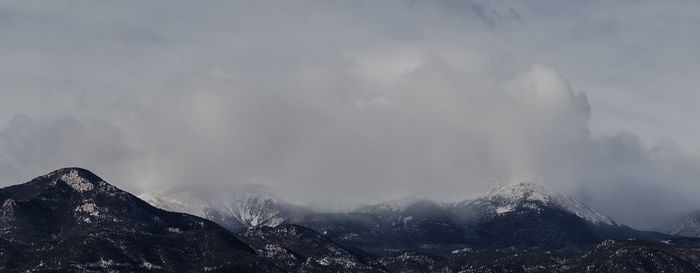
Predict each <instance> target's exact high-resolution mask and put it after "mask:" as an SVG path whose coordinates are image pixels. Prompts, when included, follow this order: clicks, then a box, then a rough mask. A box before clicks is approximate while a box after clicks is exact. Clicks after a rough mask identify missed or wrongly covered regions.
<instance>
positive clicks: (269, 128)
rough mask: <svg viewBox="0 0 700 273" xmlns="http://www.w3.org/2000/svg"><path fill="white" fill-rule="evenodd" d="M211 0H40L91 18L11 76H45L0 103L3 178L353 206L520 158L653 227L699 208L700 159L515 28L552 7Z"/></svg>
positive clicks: (450, 185)
mask: <svg viewBox="0 0 700 273" xmlns="http://www.w3.org/2000/svg"><path fill="white" fill-rule="evenodd" d="M317 4H318V3H317ZM127 6H128V5H127ZM216 6H217V5H214V6H204V5H203V6H197V7H196V8H198V9H202V12H206V14H209V15H210V16H208V17H207V18H200V19H202V20H200V21H190V22H189V23H187V24H184V23H182V22H181V20H180V17H177V16H174V15H176V14H178V13H179V12H182V10H180V9H177V8H174V7H168V8H166V9H165V11H162V10H158V11H152V10H151V11H149V9H145V10H146V11H149V12H146V13H147V14H148V15H149V16H139V15H130V16H133V17H134V18H130V19H132V21H133V22H134V23H128V24H127V23H124V22H123V21H121V20H119V18H114V17H111V16H109V15H105V14H104V12H105V11H104V10H103V7H86V8H90V9H91V11H93V12H94V13H86V14H81V15H80V16H77V17H76V18H70V19H66V18H64V17H62V14H63V15H65V14H71V12H70V11H66V10H65V8H63V7H45V9H46V10H45V11H44V13H45V14H44V15H45V16H43V17H42V19H41V20H43V21H49V22H52V23H54V24H56V25H69V26H76V25H77V26H81V27H82V28H85V29H82V31H81V32H70V31H68V33H67V34H69V35H67V37H70V38H71V39H75V40H77V42H71V40H69V39H64V38H63V37H60V36H57V35H58V34H57V33H52V34H49V35H47V36H48V37H44V39H45V40H46V41H48V42H47V43H48V44H49V45H50V46H51V47H50V48H49V47H46V48H40V49H37V52H42V54H43V55H44V56H45V57H44V61H43V62H44V63H46V64H45V65H43V68H42V69H43V70H42V71H39V72H40V73H38V74H39V78H41V81H39V84H38V86H33V85H31V84H29V83H27V82H26V81H24V80H22V79H21V78H17V77H8V79H12V80H13V81H12V82H14V81H16V82H17V84H14V85H13V86H16V87H17V88H20V89H21V90H30V92H29V93H21V92H9V91H8V92H4V94H5V96H4V99H6V100H5V101H9V102H18V101H19V102H31V104H30V105H34V106H33V107H32V108H31V109H37V108H38V109H41V111H40V113H37V112H36V111H27V110H26V109H22V108H18V107H17V106H18V104H17V103H7V108H5V109H1V110H0V111H3V113H9V114H8V115H7V116H12V118H7V122H6V123H5V124H6V126H5V127H4V129H2V130H0V153H1V154H2V157H0V170H1V171H2V173H3V175H2V177H1V178H0V179H1V181H2V183H3V184H4V185H9V184H14V183H19V182H21V181H23V180H27V179H30V178H31V177H33V176H36V175H40V174H42V173H45V172H48V171H50V170H52V169H54V168H59V167H62V166H83V167H86V168H89V169H92V170H94V171H95V172H97V173H98V174H100V175H102V176H103V177H104V178H105V179H107V180H108V181H110V182H112V183H114V184H117V185H118V186H120V187H123V188H125V189H128V190H130V191H132V192H135V193H138V192H143V191H148V190H158V189H163V188H169V187H175V186H180V185H203V186H205V185H222V184H249V183H259V184H263V185H267V186H269V187H270V188H271V189H272V190H273V191H276V192H277V193H278V195H282V196H283V197H284V198H286V199H289V200H290V201H293V202H297V203H304V204H310V205H314V206H317V207H326V208H329V207H333V208H337V207H340V208H343V207H348V206H354V205H357V204H361V203H371V202H377V201H384V200H387V199H392V198H399V197H403V196H405V195H419V196H426V197H430V198H434V199H438V200H454V199H460V198H466V197H467V196H470V195H473V194H475V193H478V192H479V191H482V190H484V189H486V188H487V187H489V186H492V184H493V183H494V182H493V180H494V179H495V178H498V177H503V176H508V177H512V178H513V179H525V180H535V181H536V182H539V183H542V184H546V185H549V186H550V187H553V188H555V189H557V190H562V191H566V192H570V193H572V194H574V195H576V196H577V197H580V198H583V199H584V200H585V201H586V202H588V203H589V204H591V205H592V206H594V207H596V208H598V209H600V210H602V211H603V212H604V213H607V214H609V215H610V216H612V217H613V218H615V219H617V220H618V221H620V222H622V223H626V224H631V225H635V226H640V227H650V226H653V225H655V223H658V221H659V220H662V219H663V218H665V217H668V216H669V215H673V214H675V213H680V212H684V211H687V210H690V209H693V208H700V202H698V201H696V198H694V196H697V194H699V193H700V188H699V187H698V186H697V185H696V184H697V180H698V178H700V171H698V170H700V168H699V167H700V161H699V160H698V159H697V158H696V157H694V156H693V155H692V154H690V153H687V152H686V151H684V148H683V147H682V146H678V145H674V144H670V143H662V144H660V145H656V146H648V145H645V143H644V141H643V140H642V139H641V138H640V137H639V136H637V135H635V134H634V133H631V132H626V131H624V130H618V131H617V132H606V133H599V134H596V133H594V132H593V129H592V126H591V123H592V122H593V121H594V120H595V116H596V112H595V109H596V107H595V105H594V104H593V103H592V102H591V101H589V97H588V96H587V95H586V93H584V92H581V91H577V90H578V88H577V87H576V85H571V84H569V81H568V80H567V79H568V78H569V76H568V75H563V74H562V73H561V72H559V71H558V69H556V68H555V67H553V66H552V65H547V64H538V62H537V60H530V59H528V58H524V57H522V55H521V52H520V51H519V50H509V49H508V48H509V47H511V46H509V45H507V43H505V42H504V40H503V39H502V38H500V37H501V36H502V37H510V38H512V39H515V40H517V39H516V38H517V37H520V35H522V34H513V33H512V32H511V29H512V28H516V27H517V24H521V23H524V24H525V25H526V26H527V27H532V26H537V25H541V24H542V19H541V18H540V17H535V15H537V16H541V14H537V13H536V12H533V10H536V9H537V8H536V7H526V8H524V7H522V6H520V5H516V4H513V5H503V6H500V5H499V6H489V5H486V4H483V3H479V2H468V5H467V4H462V3H460V2H456V1H446V2H440V4H435V5H434V4H425V3H419V2H384V3H380V4H377V6H373V7H372V8H371V9H368V8H369V6H367V5H366V4H363V3H360V2H358V3H355V4H346V5H340V4H318V5H307V4H306V3H304V4H300V5H299V6H298V7H297V9H296V12H299V13H302V14H305V15H307V16H294V14H295V12H294V11H289V10H287V11H285V12H282V9H280V8H272V9H271V8H270V7H274V6H275V5H272V4H270V3H265V2H262V3H246V4H241V6H243V7H244V8H243V9H241V10H240V11H239V10H237V11H232V10H233V9H227V8H223V7H216ZM301 7H304V8H306V9H303V8H301ZM112 8H115V9H119V8H123V7H120V6H117V7H112ZM229 8H230V7H229ZM14 9H16V7H11V8H10V10H14ZM29 10H30V12H19V13H18V14H19V15H17V16H15V17H13V18H15V19H12V18H10V19H8V20H11V19H12V20H14V21H12V23H14V22H21V21H22V20H23V19H21V18H22V16H29V17H30V18H31V16H32V12H31V9H29ZM226 10H231V12H233V13H235V15H236V16H231V15H230V14H227V13H225V12H222V11H226ZM246 10H247V11H248V12H246ZM251 10H257V11H258V16H252V15H250V11H251ZM341 10H342V11H343V12H340V11H341ZM370 12H374V13H376V14H385V15H386V14H394V15H398V14H403V15H407V16H408V15H410V16H408V17H410V18H414V19H412V20H398V21H395V22H389V21H386V20H382V19H378V18H376V17H371V18H366V16H368V13H370ZM539 12H541V13H546V12H545V11H541V10H540V11H539ZM100 14H102V15H104V16H99V15H100ZM20 15H21V16H20ZM528 16H529V17H528ZM408 17H407V18H408ZM175 18H177V19H178V20H175ZM185 18H186V19H187V18H191V17H188V16H186V17H185ZM363 18H364V19H365V20H363ZM24 20H27V21H28V22H30V24H29V25H28V26H26V27H24V28H22V29H24V30H26V29H28V30H29V31H31V30H32V29H33V28H32V25H31V22H34V21H33V20H29V19H24ZM528 20H530V21H528ZM56 22H60V24H58V23H56ZM85 22H101V25H100V24H97V26H98V27H96V26H94V25H85V24H82V23H85ZM161 22H171V23H172V25H161ZM319 22H323V24H321V25H319V24H318V23H319ZM42 26H46V27H51V25H46V23H44V24H42ZM99 26H102V27H103V28H100V27H99ZM104 26H109V27H108V28H107V29H104ZM280 26H285V29H284V30H279V29H278V28H279V27H280ZM3 27H5V28H7V26H2V25H0V28H3ZM527 27H526V28H527ZM526 28H525V29H526ZM504 29H505V30H504ZM98 30H105V32H104V33H102V32H99V33H100V34H99V35H97V34H95V35H90V34H89V33H98V32H97V31H98ZM204 30H206V31H204ZM42 33H43V32H42ZM85 33H88V34H85ZM493 33H496V34H493ZM465 34H466V36H465ZM531 34H537V33H531ZM207 35H208V36H207ZM494 35H495V36H494ZM565 41H569V40H565ZM553 42H556V41H553ZM562 44H563V42H562ZM494 45H496V46H494ZM522 46H523V48H528V47H530V46H531V45H529V44H527V43H524V42H523V45H522ZM81 49H82V50H81ZM101 50H108V51H106V52H110V53H111V54H114V56H108V55H105V54H104V52H103V51H101ZM538 54H542V53H541V52H538ZM140 58H145V59H146V60H145V61H143V60H140ZM74 60H81V61H79V62H78V63H79V64H82V65H83V66H85V67H82V66H80V65H71V61H74ZM83 60H84V61H83ZM571 60H572V61H574V60H578V59H577V58H576V57H575V56H571ZM582 61H583V60H582ZM107 63H108V65H106V64H107ZM94 68H101V69H94ZM3 71H4V70H3ZM6 74H7V73H6ZM30 78H31V77H30ZM95 90H98V91H95ZM99 90H102V91H99ZM32 92H34V93H32ZM8 94H9V95H8ZM26 94H29V95H26ZM37 101H38V102H37ZM279 193H284V194H279ZM651 200H653V201H651Z"/></svg>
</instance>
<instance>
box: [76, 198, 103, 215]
mask: <svg viewBox="0 0 700 273" xmlns="http://www.w3.org/2000/svg"><path fill="white" fill-rule="evenodd" d="M75 211H77V212H84V213H87V214H89V215H90V216H95V217H97V216H99V215H100V211H99V210H97V205H95V203H93V202H90V201H85V202H83V204H82V205H80V206H77V207H75Z"/></svg>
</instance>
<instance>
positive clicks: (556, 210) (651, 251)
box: [0, 168, 700, 272]
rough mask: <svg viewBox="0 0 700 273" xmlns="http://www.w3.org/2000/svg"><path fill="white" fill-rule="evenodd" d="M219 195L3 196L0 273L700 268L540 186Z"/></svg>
mask: <svg viewBox="0 0 700 273" xmlns="http://www.w3.org/2000/svg"><path fill="white" fill-rule="evenodd" d="M216 193H217V194H216V195H212V194H211V192H205V191H202V190H201V189H187V188H182V189H177V190H165V191H163V192H160V193H148V194H145V195H141V196H140V197H141V198H143V199H144V200H146V201H147V202H146V201H144V200H142V199H141V198H139V197H136V196H134V195H132V194H130V193H127V192H125V191H122V190H120V189H118V188H117V187H115V186H113V185H111V184H109V183H107V182H105V181H104V180H102V179H101V178H99V177H98V176H96V175H95V174H93V173H92V172H90V171H87V170H84V169H80V168H65V169H60V170H57V171H54V172H51V173H49V174H46V175H43V176H40V177H37V178H35V179H33V180H31V181H29V182H26V183H23V184H18V185H15V186H10V187H5V188H2V189H0V202H2V207H1V208H0V271H2V272H698V270H699V269H700V258H698V257H700V239H696V238H692V237H685V236H688V234H687V233H680V232H678V233H676V234H665V233H659V232H647V231H638V230H635V229H632V228H630V227H627V226H624V225H620V224H618V223H616V222H615V221H614V220H613V219H610V218H609V217H606V216H604V215H603V214H601V213H599V212H596V211H595V210H593V209H591V208H589V207H588V206H586V205H585V204H583V203H582V202H579V201H576V200H575V199H573V198H570V197H568V196H565V195H562V194H558V193H553V192H551V191H549V190H547V189H546V188H544V187H542V186H539V185H536V184H531V183H517V184H512V185H506V186H502V187H498V188H494V189H493V190H491V191H489V192H486V193H484V194H483V195H481V196H478V197H476V198H474V199H470V200H463V201H459V202H451V203H438V202H433V201H430V200H426V199H416V198H413V199H401V200H396V201H390V202H384V203H380V204H377V205H372V206H365V207H361V208H358V209H356V210H353V211H350V212H343V213H328V212H318V211H315V210H312V209H309V208H305V207H301V206H296V205H290V204H288V203H286V202H282V201H279V200H280V199H278V198H276V197H275V196H274V195H271V194H268V193H267V192H265V191H264V190H261V189H260V188H256V187H244V188H237V189H234V191H232V192H223V191H216ZM680 230H685V229H680ZM683 232H685V231H683ZM689 235H692V234H689Z"/></svg>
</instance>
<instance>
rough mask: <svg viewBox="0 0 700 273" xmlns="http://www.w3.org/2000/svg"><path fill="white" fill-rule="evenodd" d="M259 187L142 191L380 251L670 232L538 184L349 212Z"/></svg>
mask: <svg viewBox="0 0 700 273" xmlns="http://www.w3.org/2000/svg"><path fill="white" fill-rule="evenodd" d="M255 189H256V190H254V191H253V190H250V189H246V188H234V189H228V190H210V191H205V190H203V189H191V190H182V189H180V190H172V191H166V192H162V193H149V194H145V195H142V197H143V198H144V199H145V200H147V201H148V202H149V203H151V204H152V205H155V206H157V207H160V208H163V209H169V210H175V211H180V212H187V213H191V214H195V215H198V216H202V217H205V218H207V219H210V220H212V221H215V222H217V223H219V224H221V225H222V226H224V227H226V228H228V229H229V230H233V231H236V232H238V231H242V230H244V229H246V228H248V227H261V226H268V227H276V226H279V225H281V224H296V225H300V226H305V227H308V228H311V229H313V230H315V231H317V232H319V233H321V234H322V235H324V236H326V237H328V238H330V239H332V240H333V241H335V242H337V243H338V244H341V245H344V246H348V247H352V248H356V249H361V250H363V251H367V252H371V253H375V254H377V255H387V254H391V253H397V252H401V251H406V250H408V251H415V252H417V253H423V252H426V253H434V254H436V253H442V254H445V253H450V252H451V251H453V250H456V249H465V248H467V249H499V248H509V247H516V248H522V249H542V250H557V249H564V248H574V249H576V248H580V247H586V246H592V245H595V244H596V243H599V242H601V241H603V240H605V239H608V238H619V239H627V238H647V239H655V240H658V239H662V238H665V237H667V236H666V235H664V234H660V233H653V232H642V231H637V230H634V229H632V228H629V227H626V226H624V225H619V224H617V223H615V221H613V220H612V219H610V218H609V217H606V216H604V215H603V214H601V213H599V212H597V211H595V210H594V209H592V208H590V207H588V206H586V205H585V204H584V203H582V202H580V201H577V200H575V199H573V198H571V197H569V196H566V195H563V194H559V193H554V192H552V191H550V190H548V189H547V188H545V187H543V186H541V185H538V184H533V183H516V184H510V185H505V186H499V187H495V188H493V189H491V190H489V191H487V192H485V193H484V194H482V195H480V196H478V197H476V198H474V199H469V200H463V201H459V202H450V203H437V202H434V201H431V200H427V199H420V198H404V199H399V200H394V201H388V202H382V203H379V204H376V205H372V206H365V207H361V208H358V209H356V210H354V211H351V212H347V213H324V212H315V211H312V210H310V209H306V208H303V207H299V206H293V205H289V204H286V203H284V202H280V201H278V200H279V199H278V198H276V197H274V196H273V195H272V194H269V193H268V192H267V191H264V190H261V189H260V188H255Z"/></svg>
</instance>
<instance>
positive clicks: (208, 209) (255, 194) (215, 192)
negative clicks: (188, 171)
mask: <svg viewBox="0 0 700 273" xmlns="http://www.w3.org/2000/svg"><path fill="white" fill-rule="evenodd" d="M139 198H141V199H143V200H144V201H146V202H148V203H150V204H151V205H153V206H155V207H158V208H161V209H165V210H172V211H177V212H184V213H189V214H193V215H197V216H200V217H204V218H207V219H209V220H212V221H214V222H217V223H219V224H221V225H223V226H225V227H227V228H229V229H232V230H237V229H243V228H246V227H251V226H277V225H279V224H280V223H282V222H283V221H284V220H285V218H284V217H283V216H282V213H281V206H280V204H279V201H278V200H277V199H276V198H275V197H274V196H273V195H272V194H270V193H269V191H267V190H266V189H265V188H264V187H261V186H241V187H235V188H228V189H219V188H217V189H212V188H192V187H190V188H181V189H174V190H168V191H164V192H149V193H145V194H141V195H139Z"/></svg>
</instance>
